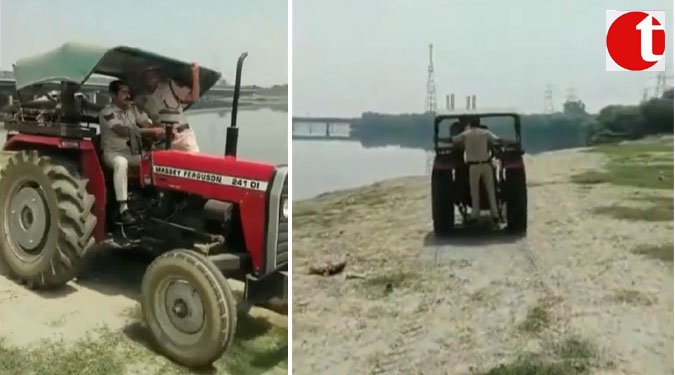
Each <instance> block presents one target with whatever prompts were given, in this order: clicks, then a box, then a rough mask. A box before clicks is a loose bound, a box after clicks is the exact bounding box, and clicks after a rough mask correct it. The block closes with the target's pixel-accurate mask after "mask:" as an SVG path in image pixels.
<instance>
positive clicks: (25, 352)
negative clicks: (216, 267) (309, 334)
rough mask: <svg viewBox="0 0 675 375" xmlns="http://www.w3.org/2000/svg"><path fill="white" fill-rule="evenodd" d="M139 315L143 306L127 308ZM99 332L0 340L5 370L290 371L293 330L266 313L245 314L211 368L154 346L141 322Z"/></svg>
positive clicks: (19, 373)
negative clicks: (14, 343)
mask: <svg viewBox="0 0 675 375" xmlns="http://www.w3.org/2000/svg"><path fill="white" fill-rule="evenodd" d="M125 315H128V316H129V317H130V318H132V319H133V320H135V319H136V317H137V316H138V312H137V309H129V310H128V311H127V312H125ZM99 333H100V334H99V335H97V337H94V338H93V337H88V338H86V339H83V340H80V341H77V342H75V343H73V344H66V343H64V342H62V341H45V342H42V343H39V344H35V345H31V346H30V347H22V348H18V347H10V346H8V345H6V344H4V343H3V342H2V341H0V374H3V375H4V374H8V375H9V374H11V375H33V374H36V375H37V374H39V375H63V374H68V375H80V374H81V375H85V374H86V375H122V374H127V373H131V372H130V371H134V370H135V366H141V367H147V368H150V369H152V368H154V369H155V372H149V373H151V374H152V373H155V374H162V375H164V374H168V375H173V374H205V373H208V374H211V373H217V374H225V373H227V374H233V375H236V374H252V375H257V374H262V373H274V374H286V373H287V367H288V362H287V355H288V330H287V328H285V327H281V326H278V325H274V324H272V323H270V322H269V321H268V319H266V318H263V317H252V316H250V315H241V316H240V317H239V320H238V325H237V333H236V336H235V340H234V342H233V344H232V346H231V347H230V348H229V350H228V351H227V352H226V353H225V354H224V355H223V357H221V358H220V359H219V360H217V361H216V362H215V363H214V366H213V367H212V368H211V369H206V370H201V371H200V370H191V369H187V368H185V367H182V366H179V365H177V364H175V363H173V362H171V361H169V360H168V359H166V358H164V357H162V356H161V355H159V354H157V353H156V352H155V351H154V345H153V344H152V340H151V339H150V333H149V331H148V330H147V328H146V327H144V326H143V324H142V323H141V322H138V321H137V322H135V323H133V324H132V325H130V326H128V327H127V329H125V333H126V336H125V334H123V333H121V332H111V331H109V330H107V329H102V330H100V331H99Z"/></svg>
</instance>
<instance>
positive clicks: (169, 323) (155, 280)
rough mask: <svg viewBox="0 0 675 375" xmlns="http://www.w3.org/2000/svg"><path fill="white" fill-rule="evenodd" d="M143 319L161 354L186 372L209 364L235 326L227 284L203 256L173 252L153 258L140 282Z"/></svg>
mask: <svg viewBox="0 0 675 375" xmlns="http://www.w3.org/2000/svg"><path fill="white" fill-rule="evenodd" d="M141 289H142V296H141V299H142V300H141V306H142V308H143V316H144V318H145V321H146V322H147V325H148V327H149V328H150V331H151V333H152V336H153V337H154V339H155V342H156V344H157V346H158V347H159V349H160V350H161V351H162V353H163V354H164V355H166V356H167V357H169V358H170V359H172V360H174V361H176V362H177V363H179V364H181V365H184V366H188V367H204V366H209V365H211V364H212V363H213V362H214V361H215V360H217V359H218V358H219V357H220V356H221V355H222V354H223V353H224V352H225V351H226V350H227V348H228V347H229V346H230V344H231V343H232V340H233V339H234V333H235V330H236V325H237V315H236V305H235V301H234V297H233V295H232V291H231V289H230V286H229V284H228V283H227V280H226V279H225V277H224V276H223V274H222V273H221V272H220V270H218V268H217V267H216V266H215V264H213V262H211V261H210V260H208V259H207V258H206V257H205V256H203V255H201V254H199V253H196V252H194V251H189V250H173V251H170V252H168V253H165V254H163V255H161V256H159V257H158V258H157V259H155V260H154V261H153V262H152V263H151V264H150V266H149V267H148V270H147V271H146V273H145V275H144V276H143V283H142V287H141Z"/></svg>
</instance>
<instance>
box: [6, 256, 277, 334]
mask: <svg viewBox="0 0 675 375" xmlns="http://www.w3.org/2000/svg"><path fill="white" fill-rule="evenodd" d="M150 261H152V259H151V258H150V257H149V256H148V255H146V254H144V253H141V252H137V251H134V250H124V249H123V250H119V249H113V248H109V247H99V248H96V249H94V250H93V251H92V253H91V254H90V256H89V257H88V259H87V263H88V265H87V267H86V268H85V269H84V271H83V273H82V275H81V276H80V278H79V279H76V280H74V281H72V282H69V283H68V284H67V285H66V286H65V287H63V288H60V289H59V290H56V291H54V292H39V291H32V290H29V289H27V288H25V287H24V286H23V285H20V284H18V283H16V282H14V281H12V280H10V279H7V278H5V277H0V337H1V338H3V339H4V342H5V343H6V344H9V345H14V346H25V345H29V344H33V343H35V342H37V341H41V340H49V339H63V340H64V341H65V342H73V341H76V340H78V339H82V338H85V337H86V336H87V334H91V333H92V332H94V331H95V330H96V329H97V328H108V329H110V330H112V331H119V330H123V329H124V328H125V327H127V326H129V324H130V321H132V320H134V318H135V316H134V314H136V312H135V311H137V306H138V300H139V298H140V285H141V280H142V278H143V273H144V272H145V268H146V267H147V266H148V264H149V262H150ZM230 285H231V286H232V289H233V290H234V291H235V292H236V293H238V295H240V294H241V292H242V291H243V283H240V282H238V281H233V280H230ZM251 314H252V315H255V316H264V317H266V318H268V319H271V320H273V321H274V322H275V323H276V324H283V320H285V319H284V317H283V316H281V315H277V314H275V313H272V312H270V311H267V310H264V309H258V308H253V309H252V312H251Z"/></svg>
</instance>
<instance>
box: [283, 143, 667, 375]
mask: <svg viewBox="0 0 675 375" xmlns="http://www.w3.org/2000/svg"><path fill="white" fill-rule="evenodd" d="M672 147H673V146H672V137H668V138H660V139H649V140H645V141H640V142H634V143H627V144H621V145H612V146H603V147H600V148H597V149H593V150H589V149H574V150H565V151H557V152H549V153H543V154H540V155H538V156H536V157H527V158H526V165H527V173H528V193H529V200H530V205H529V233H528V236H527V237H526V238H522V239H518V238H511V237H508V236H505V235H500V234H496V233H492V232H490V231H489V230H487V231H481V230H479V231H478V232H477V233H466V232H464V233H462V234H459V235H457V236H455V237H453V238H451V239H448V240H440V239H437V238H435V237H434V236H433V234H432V233H431V232H432V223H431V208H430V197H429V191H430V188H429V181H428V178H427V177H410V178H401V179H395V180H389V181H385V182H381V183H376V184H373V185H370V186H367V187H363V188H358V189H352V190H346V191H340V192H335V193H329V194H323V195H320V196H319V197H317V198H314V199H310V200H306V201H301V202H295V203H294V205H293V305H294V309H293V319H294V320H293V358H294V361H293V363H294V366H293V367H294V369H293V371H294V373H297V374H312V373H329V374H343V373H375V374H384V373H434V374H436V373H448V374H491V375H498V374H514V373H524V372H525V371H526V370H527V369H535V370H537V371H544V370H547V371H550V372H549V373H565V374H617V373H618V374H636V375H638V374H645V373H672V371H673V354H672V353H673V334H672V332H673V273H672V261H673V252H672V251H673V243H672V231H673V219H672V213H673V206H672V199H673V191H672V186H673V175H672V169H673V168H672V163H673V153H672ZM340 261H345V262H346V267H345V269H344V270H343V271H342V272H341V273H340V274H338V275H336V276H332V277H324V276H316V275H310V272H309V270H310V268H312V267H315V266H317V265H322V264H324V263H327V262H328V263H335V262H340ZM355 348H359V349H358V350H356V349H355ZM509 371H510V372H509ZM518 371H520V372H518ZM554 371H557V372H554ZM532 373H543V372H532Z"/></svg>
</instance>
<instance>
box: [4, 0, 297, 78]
mask: <svg viewBox="0 0 675 375" xmlns="http://www.w3.org/2000/svg"><path fill="white" fill-rule="evenodd" d="M0 12H1V16H0V18H1V24H0V33H1V34H0V67H2V69H6V70H8V69H11V66H12V63H13V62H15V61H16V60H17V59H19V58H21V57H25V56H29V55H32V54H36V53H42V52H46V51H47V50H49V49H52V48H55V47H57V46H59V45H61V44H62V43H64V42H66V41H82V42H92V43H98V44H103V45H109V46H115V45H128V46H133V47H139V48H143V49H148V50H150V51H154V52H158V53H160V54H164V55H167V56H171V57H176V58H178V59H181V60H186V61H198V62H199V63H201V64H203V65H204V66H208V67H210V68H213V69H216V70H218V71H220V72H221V73H222V74H223V76H224V77H225V78H226V79H228V80H230V81H233V78H234V72H235V70H236V60H237V58H238V57H239V54H240V53H241V52H244V51H247V52H248V53H249V56H248V58H247V59H246V64H245V67H244V73H243V78H242V81H243V83H244V84H258V85H265V86H266V85H272V84H280V83H286V82H287V81H288V52H287V50H288V45H287V44H288V43H287V35H288V4H287V2H286V1H285V0H246V1H223V0H199V1H182V0H162V1H159V0H154V1H142V0H59V1H55V0H0Z"/></svg>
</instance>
